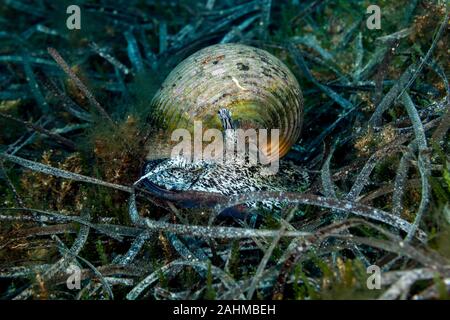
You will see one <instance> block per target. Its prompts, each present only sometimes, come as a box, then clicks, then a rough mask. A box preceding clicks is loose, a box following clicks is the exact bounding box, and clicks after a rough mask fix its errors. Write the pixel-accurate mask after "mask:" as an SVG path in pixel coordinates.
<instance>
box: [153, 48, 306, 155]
mask: <svg viewBox="0 0 450 320" xmlns="http://www.w3.org/2000/svg"><path fill="white" fill-rule="evenodd" d="M152 108H153V120H154V121H155V123H156V124H157V125H158V126H160V127H163V128H165V129H167V130H169V131H172V130H174V129H177V128H186V129H192V128H193V125H194V121H197V120H199V121H202V122H203V128H204V129H208V128H217V129H221V125H220V121H219V118H218V117H217V112H218V110H219V109H221V108H226V109H228V110H230V111H231V113H232V115H233V119H234V120H236V121H237V122H238V123H239V124H240V128H242V129H249V128H254V129H268V130H270V129H279V130H280V138H279V155H280V156H283V155H284V154H286V153H287V152H288V150H289V149H290V147H291V146H292V145H293V144H294V143H295V142H296V141H297V139H298V137H299V135H300V131H301V126H302V120H303V97H302V92H301V89H300V86H299V84H298V82H297V80H296V79H295V76H294V75H293V74H292V73H291V72H290V70H289V69H288V68H287V67H286V66H285V65H284V64H283V63H282V62H281V61H280V60H279V59H278V58H276V57H275V56H273V55H271V54H270V53H268V52H266V51H264V50H261V49H258V48H254V47H250V46H246V45H242V44H219V45H213V46H210V47H207V48H204V49H202V50H200V51H198V52H196V53H194V54H193V55H191V56H190V57H188V58H187V59H185V60H184V61H182V62H181V63H180V64H179V65H178V66H177V67H175V69H174V70H172V72H171V73H170V74H169V75H168V77H167V78H166V80H165V81H164V83H163V84H162V86H161V88H160V89H159V90H158V92H157V93H156V95H155V97H154V98H153V101H152ZM260 147H261V146H260ZM271 148H273V146H270V145H269V146H267V147H265V148H264V147H263V151H264V152H266V154H267V152H269V153H270V150H271Z"/></svg>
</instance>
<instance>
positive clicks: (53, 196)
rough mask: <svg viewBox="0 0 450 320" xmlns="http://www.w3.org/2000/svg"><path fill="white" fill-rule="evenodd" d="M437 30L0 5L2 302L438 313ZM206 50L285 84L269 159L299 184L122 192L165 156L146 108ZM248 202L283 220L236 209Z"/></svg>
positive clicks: (395, 10) (444, 37)
mask: <svg viewBox="0 0 450 320" xmlns="http://www.w3.org/2000/svg"><path fill="white" fill-rule="evenodd" d="M72 4H76V5H78V6H79V7H80V9H81V28H80V29H73V30H71V29H68V27H67V24H66V22H67V19H68V17H69V15H70V14H68V13H67V11H66V10H67V7H68V6H69V5H72ZM372 4H376V5H378V6H379V7H380V8H381V28H380V29H369V28H368V26H367V23H366V21H367V19H368V18H369V16H370V14H368V13H367V11H366V9H367V7H369V6H370V5H372ZM448 27H449V12H448V4H446V2H445V1H419V0H398V1H387V0H386V1H385V0H379V1H365V0H363V1H356V0H348V1H337V0H336V1H333V0H305V1H296V0H289V1H287V0H286V1H270V0H250V1H249V0H246V1H235V0H216V1H214V0H202V1H154V0H127V1H106V0H92V1H88V0H85V1H81V0H80V1H65V0H64V1H50V0H29V1H27V0H4V1H1V2H0V202H1V204H0V298H1V299H130V300H133V299H280V300H281V299H287V300H293V299H300V300H302V299H448V298H449V297H450V140H449V132H448V131H449V127H450V107H449V104H450V88H449V82H448V75H449V63H448V55H449V39H450V38H449V37H448ZM218 43H242V44H246V45H250V46H253V47H256V48H260V49H263V50H266V51H267V52H270V53H271V54H272V55H274V56H275V57H277V58H278V59H280V60H281V61H282V62H283V63H284V64H286V66H288V68H289V69H290V70H291V71H292V73H293V75H294V76H295V77H296V79H297V81H298V82H299V84H300V87H301V88H302V92H303V99H304V105H303V109H304V110H303V126H302V132H301V135H300V138H299V140H298V141H297V142H296V143H295V144H294V145H293V146H292V147H291V149H290V150H289V153H287V155H286V156H285V157H284V158H283V159H284V160H285V161H290V163H292V166H299V167H303V168H305V169H304V170H305V171H307V173H308V177H309V178H308V184H307V185H305V186H302V187H301V188H297V189H296V190H290V191H286V192H280V191H274V190H270V189H269V190H265V191H257V192H256V191H255V192H247V193H243V194H236V195H228V196H227V195H223V194H217V193H214V192H207V191H186V192H181V193H174V194H170V195H165V196H161V195H160V194H158V193H157V192H154V190H149V189H146V188H145V187H144V186H143V185H141V184H137V183H136V181H138V180H139V178H140V177H141V175H142V168H143V166H144V164H145V163H146V157H147V155H148V154H149V152H150V153H151V152H158V150H159V148H162V147H161V146H160V145H158V144H157V141H158V140H159V135H164V132H161V131H160V130H159V128H158V129H157V128H154V127H153V126H152V125H151V123H152V121H151V120H152V117H155V114H154V113H153V112H154V110H152V108H151V101H152V98H153V97H154V95H155V93H156V92H157V90H158V88H159V87H160V85H161V84H162V82H163V81H164V79H165V78H166V76H167V75H168V74H169V73H170V72H171V70H173V69H174V68H175V67H176V66H177V65H178V64H179V63H180V62H181V61H183V60H184V59H185V58H187V57H188V56H190V55H191V54H193V53H195V52H197V51H199V50H200V49H202V48H205V47H207V46H210V45H213V44H218ZM166 138H167V137H166ZM192 199H194V200H195V203H196V204H197V205H196V206H195V207H187V206H183V204H185V203H186V202H190V201H191V200H192ZM262 201H277V202H281V203H283V204H284V205H283V206H282V208H281V209H270V208H267V207H264V206H262V205H256V206H254V207H246V208H245V206H242V205H243V204H246V203H249V202H253V203H261V202H262ZM239 206H240V207H241V208H242V207H244V208H245V210H246V216H245V218H236V217H233V216H223V215H221V214H220V213H222V212H224V211H226V210H227V209H229V208H234V207H239ZM377 277H378V278H377Z"/></svg>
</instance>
